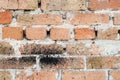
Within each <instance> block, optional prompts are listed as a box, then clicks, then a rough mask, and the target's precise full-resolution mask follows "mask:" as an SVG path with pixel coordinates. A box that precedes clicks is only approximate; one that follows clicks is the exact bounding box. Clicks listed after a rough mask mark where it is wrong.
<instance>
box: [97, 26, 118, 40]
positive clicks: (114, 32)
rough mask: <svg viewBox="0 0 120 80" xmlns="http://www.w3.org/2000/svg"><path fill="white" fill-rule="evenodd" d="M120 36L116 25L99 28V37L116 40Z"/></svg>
mask: <svg viewBox="0 0 120 80" xmlns="http://www.w3.org/2000/svg"><path fill="white" fill-rule="evenodd" d="M117 37H118V29H117V28H116V27H113V28H109V29H107V30H104V29H99V30H98V39H106V40H107V39H109V40H115V39H117Z"/></svg>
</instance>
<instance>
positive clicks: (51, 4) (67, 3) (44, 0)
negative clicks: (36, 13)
mask: <svg viewBox="0 0 120 80" xmlns="http://www.w3.org/2000/svg"><path fill="white" fill-rule="evenodd" d="M41 8H42V10H85V9H86V1H85V0H64V1H63V0H41Z"/></svg>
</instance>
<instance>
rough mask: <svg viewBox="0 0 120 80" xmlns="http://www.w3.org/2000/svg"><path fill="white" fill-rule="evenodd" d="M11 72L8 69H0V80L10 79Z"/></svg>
mask: <svg viewBox="0 0 120 80" xmlns="http://www.w3.org/2000/svg"><path fill="white" fill-rule="evenodd" d="M11 79H12V78H11V74H10V72H8V71H0V80H11Z"/></svg>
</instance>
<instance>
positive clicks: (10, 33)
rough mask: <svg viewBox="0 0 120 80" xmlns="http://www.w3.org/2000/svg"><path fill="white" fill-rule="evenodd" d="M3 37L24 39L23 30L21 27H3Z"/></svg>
mask: <svg viewBox="0 0 120 80" xmlns="http://www.w3.org/2000/svg"><path fill="white" fill-rule="evenodd" d="M2 38H3V39H6V38H10V39H15V40H22V39H23V30H22V28H21V27H3V28H2Z"/></svg>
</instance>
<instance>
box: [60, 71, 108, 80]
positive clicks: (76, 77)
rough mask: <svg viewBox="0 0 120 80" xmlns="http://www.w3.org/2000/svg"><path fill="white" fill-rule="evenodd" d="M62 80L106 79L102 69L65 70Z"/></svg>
mask: <svg viewBox="0 0 120 80" xmlns="http://www.w3.org/2000/svg"><path fill="white" fill-rule="evenodd" d="M62 80H106V74H105V72H103V71H80V72H77V71H65V72H63V76H62Z"/></svg>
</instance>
